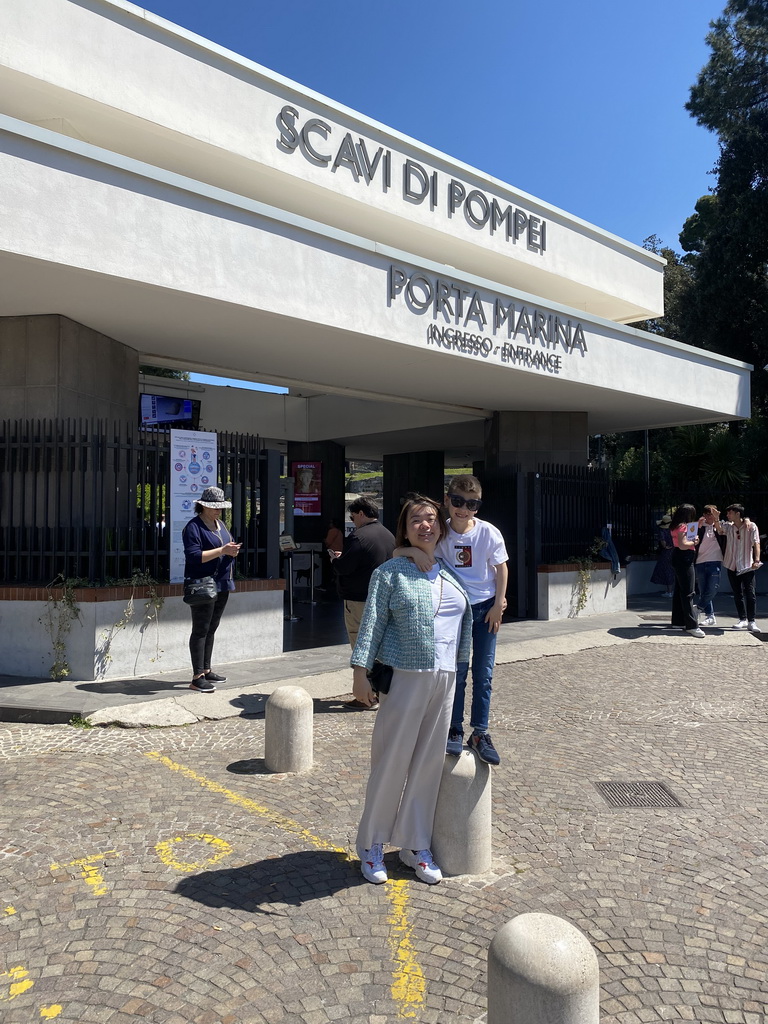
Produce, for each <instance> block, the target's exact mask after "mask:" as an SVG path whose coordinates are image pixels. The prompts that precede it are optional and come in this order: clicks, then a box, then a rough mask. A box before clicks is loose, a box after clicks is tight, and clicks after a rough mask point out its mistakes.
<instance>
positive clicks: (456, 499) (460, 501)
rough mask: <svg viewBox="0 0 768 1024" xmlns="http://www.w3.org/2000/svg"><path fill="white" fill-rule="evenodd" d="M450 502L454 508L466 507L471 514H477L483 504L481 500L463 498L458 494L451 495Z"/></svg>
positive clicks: (449, 496)
mask: <svg viewBox="0 0 768 1024" xmlns="http://www.w3.org/2000/svg"><path fill="white" fill-rule="evenodd" d="M448 501H450V503H451V504H452V505H453V507H454V508H464V506H465V505H466V506H467V508H468V509H469V511H470V512H476V511H477V510H478V509H479V508H480V506H481V505H482V504H483V503H482V501H481V500H480V499H479V498H462V497H461V496H460V495H458V494H449V495H448Z"/></svg>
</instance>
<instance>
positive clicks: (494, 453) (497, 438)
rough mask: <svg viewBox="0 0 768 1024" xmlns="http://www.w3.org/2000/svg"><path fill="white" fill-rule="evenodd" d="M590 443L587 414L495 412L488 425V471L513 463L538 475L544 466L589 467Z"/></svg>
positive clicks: (524, 470) (525, 470) (486, 449)
mask: <svg viewBox="0 0 768 1024" xmlns="http://www.w3.org/2000/svg"><path fill="white" fill-rule="evenodd" d="M588 439H589V417H588V415H587V413H585V412H495V413H494V414H493V416H492V417H491V419H490V420H487V421H486V435H485V468H486V469H489V470H495V469H498V468H499V466H506V465H509V464H510V463H514V464H517V465H518V466H519V467H520V469H522V470H523V472H535V470H536V469H538V467H539V465H540V463H543V462H554V463H560V464H561V465H568V466H586V464H587V457H588V452H587V446H588Z"/></svg>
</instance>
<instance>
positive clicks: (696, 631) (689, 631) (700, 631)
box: [685, 626, 707, 636]
mask: <svg viewBox="0 0 768 1024" xmlns="http://www.w3.org/2000/svg"><path fill="white" fill-rule="evenodd" d="M685 632H686V633H687V634H688V636H706V635H707V634H706V633H705V632H704V630H703V629H699V627H698V626H697V627H696V629H686V631H685Z"/></svg>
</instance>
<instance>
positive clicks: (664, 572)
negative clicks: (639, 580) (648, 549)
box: [651, 512, 675, 597]
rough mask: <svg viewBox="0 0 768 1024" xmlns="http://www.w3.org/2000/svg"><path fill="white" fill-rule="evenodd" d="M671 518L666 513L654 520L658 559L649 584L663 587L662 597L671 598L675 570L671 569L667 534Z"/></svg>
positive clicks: (668, 534)
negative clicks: (657, 537)
mask: <svg viewBox="0 0 768 1024" xmlns="http://www.w3.org/2000/svg"><path fill="white" fill-rule="evenodd" d="M671 522H672V516H671V515H670V514H669V513H668V512H667V513H666V514H665V515H663V516H662V517H661V519H657V520H656V525H657V526H658V527H659V557H658V558H657V559H656V565H654V567H653V574H652V575H651V583H655V584H656V586H658V587H664V592H663V594H662V597H672V588H673V587H674V585H675V570H674V569H673V568H672V551H673V547H674V546H673V544H672V534H671V533H670V532H669V524H670V523H671Z"/></svg>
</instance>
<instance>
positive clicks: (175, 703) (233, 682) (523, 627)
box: [0, 595, 759, 726]
mask: <svg viewBox="0 0 768 1024" xmlns="http://www.w3.org/2000/svg"><path fill="white" fill-rule="evenodd" d="M727 600H728V599H727V598H724V599H722V604H723V612H722V613H720V612H718V626H717V627H714V628H712V629H707V633H708V634H709V635H710V638H715V637H717V636H720V635H727V634H728V633H729V627H730V626H731V625H732V624H733V623H734V622H735V621H736V620H735V617H734V616H733V614H730V615H729V614H728V612H727V611H726V608H727V604H726V602H727ZM669 608H670V602H669V600H668V599H666V598H662V597H657V596H655V595H648V596H645V595H644V596H643V597H641V598H638V599H635V601H634V602H633V603H632V608H631V609H630V610H628V611H626V612H616V613H611V614H608V615H593V616H588V617H586V618H573V619H560V620H555V621H551V622H540V621H536V620H523V621H518V622H510V623H505V624H504V625H503V626H502V627H501V630H500V632H499V638H498V648H497V658H496V661H497V664H499V665H504V664H510V663H512V662H515V661H526V660H530V659H534V658H539V657H543V656H547V655H554V654H569V653H575V652H577V651H582V650H587V649H589V648H593V647H603V646H612V645H615V644H620V643H622V642H626V641H627V640H629V639H636V638H637V637H638V636H640V635H643V634H648V635H649V636H654V635H657V636H658V635H662V634H665V633H673V636H674V639H675V640H676V641H679V642H681V643H691V642H693V641H692V640H691V639H690V638H689V637H686V636H683V635H681V634H680V633H679V631H674V632H673V631H672V630H671V629H669V628H668V622H669ZM334 612H336V613H337V617H338V618H339V619H340V617H341V606H340V605H339V604H333V605H331V606H330V607H329V606H321V608H320V611H319V612H317V613H316V618H313V617H312V611H311V609H305V610H304V614H305V615H307V620H306V622H304V624H303V628H302V627H301V626H299V627H297V626H295V625H291V626H287V629H290V630H291V631H292V633H291V640H292V641H293V643H294V644H295V645H296V646H297V647H298V648H299V649H296V650H292V651H289V652H287V653H285V654H282V655H280V656H278V657H276V658H265V659H261V660H258V661H247V662H238V663H235V664H230V665H221V664H219V663H217V665H216V668H217V671H219V672H221V673H222V674H224V675H226V676H227V679H226V682H224V683H220V684H219V685H218V688H217V691H216V693H214V694H200V693H195V692H193V691H191V690H190V689H189V678H190V676H189V672H187V671H179V672H169V673H163V672H158V673H157V674H155V675H152V676H144V677H141V678H131V679H110V678H106V679H103V680H98V681H95V682H93V681H89V682H82V681H81V682H78V681H76V680H72V679H63V680H60V681H53V680H50V679H36V680H30V679H27V678H22V677H16V676H2V675H0V721H17V722H39V723H49V724H52V723H57V722H68V721H69V720H70V719H71V718H73V717H78V718H83V719H86V718H87V719H88V720H89V721H91V722H92V723H94V724H100V725H105V724H116V725H124V726H139V725H147V726H151V725H154V726H171V725H187V724H190V723H192V722H197V721H205V720H212V719H213V720H216V719H222V718H230V717H234V716H236V715H242V714H258V713H259V712H260V711H263V709H264V704H265V703H266V699H267V697H268V696H269V694H270V693H272V691H273V690H275V689H276V688H277V687H278V686H282V685H286V684H298V685H301V686H303V687H304V688H305V689H306V690H307V692H308V693H309V695H310V696H311V697H314V698H333V697H337V698H339V701H338V703H339V706H340V707H342V706H343V701H344V700H346V699H347V698H349V697H350V696H351V694H350V690H351V672H350V669H349V655H350V650H349V646H348V644H345V643H337V644H334V645H333V646H317V647H315V646H310V643H311V640H312V637H313V635H314V637H315V638H316V639H317V640H318V641H319V642H320V643H321V644H322V642H323V641H322V638H323V636H327V635H332V636H336V637H337V638H338V636H339V632H340V631H339V627H338V623H335V622H334V621H333V619H332V615H333V613H334ZM340 621H341V620H340ZM342 632H343V630H342ZM702 642H703V641H702ZM748 642H756V643H759V640H757V639H755V638H754V637H750V638H748Z"/></svg>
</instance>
